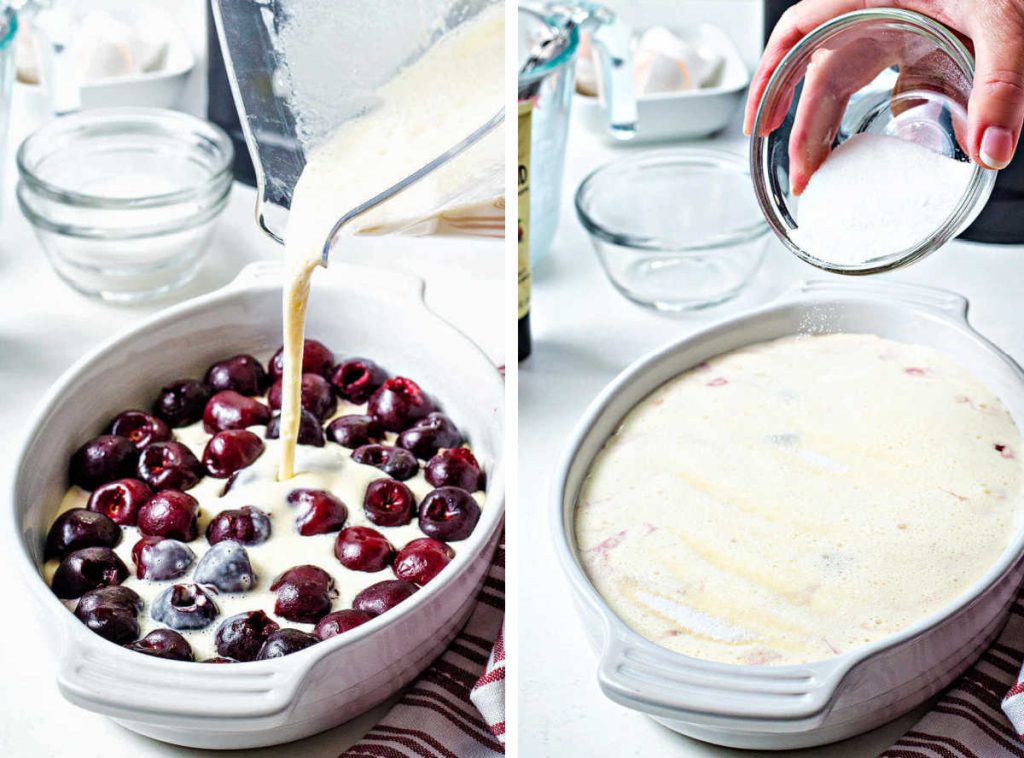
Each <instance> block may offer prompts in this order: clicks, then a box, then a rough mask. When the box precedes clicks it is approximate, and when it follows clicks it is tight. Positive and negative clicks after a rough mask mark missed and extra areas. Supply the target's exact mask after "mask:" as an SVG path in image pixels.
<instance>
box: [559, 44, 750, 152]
mask: <svg viewBox="0 0 1024 758" xmlns="http://www.w3.org/2000/svg"><path fill="white" fill-rule="evenodd" d="M672 31H673V33H675V34H676V35H678V36H679V37H680V38H682V39H683V40H685V41H687V42H690V43H691V44H693V45H695V46H697V45H701V46H703V45H710V46H713V47H714V48H715V49H716V50H718V51H719V52H720V53H721V54H722V57H723V62H722V68H721V71H720V72H719V74H718V81H717V83H716V84H715V86H713V87H704V88H702V89H695V90H689V91H687V92H671V93H658V94H653V95H644V96H642V97H638V98H637V103H636V106H637V128H636V136H635V137H634V138H633V140H632V142H636V141H653V140H669V139H696V138H697V137H706V136H708V135H709V134H714V133H715V132H718V131H721V130H722V129H724V128H725V127H726V126H727V125H728V124H729V121H730V119H731V118H732V117H733V115H734V114H735V113H736V109H737V108H738V107H739V104H740V102H741V101H742V100H743V93H744V91H745V90H746V88H747V84H749V83H750V72H749V70H748V69H747V66H746V64H744V63H743V58H742V57H741V56H740V53H739V50H737V49H736V45H734V44H733V42H732V40H731V39H729V36H728V35H727V34H725V32H723V31H722V30H721V29H719V28H718V27H716V26H712V25H711V24H700V25H699V26H696V27H692V28H689V29H687V28H672ZM575 100H576V109H577V111H578V113H579V118H580V120H581V121H582V122H583V124H584V126H586V127H587V128H588V129H589V130H591V131H593V132H596V133H598V134H601V135H602V136H604V137H608V116H607V114H606V113H605V108H604V103H603V102H602V101H601V99H600V98H597V97H588V96H585V95H575ZM612 141H613V140H611V139H610V138H608V142H612Z"/></svg>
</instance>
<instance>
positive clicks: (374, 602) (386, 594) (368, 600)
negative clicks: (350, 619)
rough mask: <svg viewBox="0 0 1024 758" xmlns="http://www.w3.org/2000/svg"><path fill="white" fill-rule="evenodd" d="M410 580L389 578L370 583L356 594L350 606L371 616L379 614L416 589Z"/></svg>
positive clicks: (407, 596) (409, 595) (413, 592)
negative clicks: (384, 580)
mask: <svg viewBox="0 0 1024 758" xmlns="http://www.w3.org/2000/svg"><path fill="white" fill-rule="evenodd" d="M418 589H419V587H417V586H416V585H415V584H413V583H412V582H407V581H405V580H404V579H389V580H388V581H386V582H377V583H376V584H371V585H370V586H369V587H367V588H366V589H365V590H363V591H362V592H360V593H359V594H358V595H356V597H355V600H353V601H352V607H353V608H355V609H356V610H357V611H363V613H368V614H369V615H371V616H379V615H380V614H382V613H384V612H385V611H389V610H391V609H392V608H394V607H395V606H396V605H398V604H399V603H401V602H402V601H403V600H405V599H406V598H409V597H411V596H412V595H413V594H415V593H416V590H418Z"/></svg>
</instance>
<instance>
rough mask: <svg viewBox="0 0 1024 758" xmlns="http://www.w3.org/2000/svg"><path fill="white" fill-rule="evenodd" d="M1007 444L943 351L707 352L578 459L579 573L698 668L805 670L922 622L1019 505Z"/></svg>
mask: <svg viewBox="0 0 1024 758" xmlns="http://www.w3.org/2000/svg"><path fill="white" fill-rule="evenodd" d="M1022 454H1024V449H1022V444H1021V437H1020V433H1019V431H1018V429H1017V427H1016V426H1015V424H1014V422H1013V420H1012V418H1011V417H1010V415H1009V413H1008V411H1007V410H1006V409H1005V408H1004V406H1003V405H1002V404H1001V402H1000V401H999V399H998V398H997V397H996V396H995V394H994V393H993V392H992V391H991V390H989V389H988V388H987V387H985V386H984V385H983V384H982V383H981V382H979V381H978V380H977V379H976V378H974V377H973V376H972V375H971V374H970V373H969V372H968V371H966V370H965V369H964V368H962V367H960V366H959V365H958V364H956V363H955V362H953V361H952V360H951V359H949V358H948V357H946V356H945V355H943V354H941V353H939V352H937V351H935V350H933V349H930V348H925V347H920V346H914V345H906V344H902V343H897V342H894V341H890V340H886V339H882V338H879V337H875V336H870V335H856V334H836V335H827V336H799V337H791V338H785V339H780V340H776V341H772V342H766V343H761V344H757V345H753V346H750V347H748V348H744V349H741V350H737V351H735V352H732V353H728V354H725V355H723V356H720V357H717V358H715V359H713V360H711V361H709V362H708V363H706V364H703V365H701V366H699V367H697V368H695V369H693V370H691V371H688V372H686V373H685V374H682V375H680V376H678V377H676V378H675V379H673V380H671V381H669V382H667V383H666V384H664V385H663V386H661V387H660V388H658V389H657V390H656V391H654V392H653V393H652V394H651V395H650V396H648V397H647V398H645V399H644V400H643V401H642V402H641V403H640V404H638V405H637V406H636V407H635V408H634V409H633V410H632V411H631V412H630V413H629V414H628V415H627V416H626V418H625V420H624V421H623V423H622V425H621V426H620V428H619V429H618V430H617V431H616V433H615V434H614V435H613V436H612V437H611V438H610V439H609V440H608V442H607V443H606V444H605V446H604V448H603V449H602V450H601V452H600V453H599V454H598V455H597V457H596V458H595V460H594V462H593V464H592V466H591V470H590V472H589V474H588V477H587V479H586V481H585V482H584V485H583V487H582V490H581V493H580V496H579V499H578V503H577V509H576V517H575V531H576V539H577V544H578V550H579V555H580V558H581V560H582V563H583V566H584V570H585V571H586V573H587V575H588V576H589V578H590V580H591V582H592V583H593V584H594V586H595V587H596V588H597V590H598V592H599V593H600V594H601V595H602V596H603V597H604V599H605V600H606V602H607V603H608V604H609V605H610V607H611V608H612V610H613V611H614V612H615V613H616V614H618V615H619V616H620V617H621V618H622V619H623V621H625V622H626V623H627V624H628V625H629V626H630V627H632V628H633V629H634V630H636V631H637V632H638V633H640V634H641V635H643V636H644V637H647V638H648V639H650V640H652V641H654V642H656V643H658V644H659V645H661V646H663V647H665V648H668V649H670V650H673V651H676V652H679V653H683V654H686V655H690V656H693V657H696V658H702V659H706V660H714V661H723V662H728V663H742V664H769V665H770V664H787V663H803V662H809V661H813V660H820V659H823V658H828V657H831V656H834V655H838V654H840V653H843V652H845V651H847V650H850V649H853V648H856V647H858V646H861V645H864V644H867V643H870V642H873V641H875V640H878V639H880V638H883V637H886V636H888V635H890V634H892V633H894V632H896V631H898V630H900V629H902V628H904V627H906V626H908V625H910V624H912V623H914V622H915V621H918V620H920V619H921V618H923V617H925V616H927V615H929V614H931V613H933V612H935V611H937V610H939V609H940V608H942V607H943V606H944V605H946V604H947V603H949V602H950V601H952V600H953V599H955V598H956V597H957V596H959V595H961V594H962V593H963V592H964V591H965V590H966V589H967V588H968V587H969V586H970V585H971V584H972V583H974V582H975V581H977V580H978V579H980V578H981V577H982V575H983V574H985V573H986V572H987V571H988V570H989V569H990V568H991V567H992V566H993V564H994V563H995V562H996V561H997V560H998V558H999V556H1000V554H1002V553H1003V551H1004V550H1005V549H1006V547H1007V546H1008V544H1009V542H1010V540H1011V539H1012V538H1013V535H1014V534H1015V533H1016V531H1017V529H1018V527H1019V525H1020V514H1021V511H1022V510H1024V493H1022V486H1024V485H1022V482H1024V476H1022V470H1024V469H1022V463H1021V456H1022Z"/></svg>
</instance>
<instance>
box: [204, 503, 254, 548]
mask: <svg viewBox="0 0 1024 758" xmlns="http://www.w3.org/2000/svg"><path fill="white" fill-rule="evenodd" d="M269 538H270V517H269V516H267V514H266V513H264V512H263V511H261V510H260V509H259V508H254V507H253V506H251V505H243V506H242V507H241V508H237V509H231V510H226V511H221V512H220V513H218V514H217V515H216V516H214V517H213V518H212V519H211V520H210V525H209V526H208V527H206V539H207V540H209V542H210V544H211V545H216V544H217V543H218V542H221V541H222V540H234V541H235V542H240V543H242V544H243V545H259V544H262V543H264V542H266V541H267V540H268V539H269Z"/></svg>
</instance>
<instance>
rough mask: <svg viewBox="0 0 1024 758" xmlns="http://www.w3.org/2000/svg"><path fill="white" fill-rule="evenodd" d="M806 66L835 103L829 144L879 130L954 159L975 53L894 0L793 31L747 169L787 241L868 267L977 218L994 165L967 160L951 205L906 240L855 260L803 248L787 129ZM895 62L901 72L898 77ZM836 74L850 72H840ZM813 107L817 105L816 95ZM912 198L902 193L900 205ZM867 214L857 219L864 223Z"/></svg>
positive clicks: (915, 252) (886, 263)
mask: <svg viewBox="0 0 1024 758" xmlns="http://www.w3.org/2000/svg"><path fill="white" fill-rule="evenodd" d="M808 71H815V72H816V74H815V75H816V76H817V77H819V78H822V79H824V85H823V86H824V89H823V90H820V91H822V92H823V93H824V94H826V95H827V97H826V98H824V99H823V101H826V102H829V103H833V102H837V103H840V104H842V105H840V107H841V108H842V117H841V121H840V123H839V125H838V131H836V133H835V136H834V138H833V139H832V142H831V148H833V149H834V148H835V147H837V146H838V145H840V144H842V143H843V142H845V141H846V140H848V139H849V138H850V137H852V136H854V135H856V134H860V133H867V134H881V135H887V136H890V137H896V138H899V139H904V140H907V141H910V142H914V143H917V144H919V145H922V146H924V147H927V148H929V149H931V150H933V151H935V152H938V153H940V154H942V155H945V156H946V157H948V158H952V159H954V160H959V161H965V162H966V161H969V160H970V159H969V157H968V156H967V154H966V152H964V150H963V149H962V147H961V144H960V142H959V141H958V137H957V134H958V133H961V134H963V133H965V132H966V119H967V102H968V100H969V98H970V94H971V86H972V84H973V81H974V58H973V57H972V56H971V54H970V52H969V51H968V50H967V48H966V47H964V45H963V43H961V42H960V40H959V39H957V37H956V36H955V35H954V34H953V33H952V32H951V31H949V30H948V29H947V28H946V27H944V26H943V25H942V24H940V23H938V22H937V21H934V20H932V19H930V18H928V17H927V16H923V15H921V14H920V13H915V12H913V11H904V10H898V9H895V8H883V9H877V10H863V11H855V12H853V13H847V14H845V15H842V16H838V17H836V18H834V19H832V20H831V21H828V22H826V23H825V24H822V25H821V26H819V27H818V28H817V29H815V30H813V31H812V32H810V33H809V34H808V35H807V36H806V37H804V38H803V39H802V40H800V42H798V43H797V44H796V46H794V47H793V48H792V49H791V50H790V51H789V53H788V54H787V55H786V56H785V57H784V58H783V59H782V62H781V63H780V64H779V66H778V68H777V69H776V70H775V73H774V74H773V75H772V77H771V79H770V80H769V82H768V85H767V88H766V89H765V93H764V96H763V97H762V99H761V103H760V106H759V107H758V111H757V115H756V118H755V122H754V126H753V134H754V137H753V139H752V140H751V142H750V172H751V176H752V177H753V179H754V189H755V192H756V193H757V199H758V203H759V204H760V206H761V208H762V211H763V212H764V216H765V218H766V219H767V220H768V223H769V225H770V226H771V228H772V230H773V231H774V232H775V234H776V235H777V236H778V237H779V239H780V240H781V241H782V242H783V244H785V246H786V247H787V248H789V249H790V251H792V252H793V253H795V254H796V255H797V256H798V257H800V258H801V259H803V260H804V261H806V262H808V263H810V264H812V265H814V266H817V267H818V268H821V269H824V270H826V271H831V272H833V273H838V274H874V273H879V272H883V271H890V270H893V269H897V268H901V267H903V266H906V265H908V264H910V263H913V262H914V261H917V260H920V259H921V258H924V257H925V256H926V255H929V254H931V253H932V252H934V251H935V250H938V249H939V248H940V247H942V246H943V245H945V244H946V243H947V242H949V240H951V239H952V238H953V237H955V236H957V235H958V234H960V233H961V232H962V231H963V230H964V229H966V228H967V227H968V226H969V225H970V224H971V222H973V221H974V219H975V218H977V216H978V214H979V213H981V210H982V209H983V208H984V206H985V204H986V203H987V202H988V198H989V195H991V193H992V188H993V186H994V184H995V179H996V172H995V171H991V170H989V169H985V168H982V167H981V166H979V165H977V164H972V165H973V168H974V171H973V174H972V176H971V178H970V180H969V182H968V183H967V186H966V188H965V190H964V193H963V196H962V197H961V200H960V202H959V203H958V204H957V206H956V208H954V209H953V211H952V212H951V213H950V214H949V216H948V217H947V218H946V220H945V222H944V223H943V224H942V225H941V226H940V227H939V228H938V229H935V230H934V232H932V233H931V234H929V235H928V236H926V237H925V238H924V239H922V240H920V241H919V242H918V243H917V244H915V245H914V246H912V247H910V248H907V249H905V250H893V251H892V252H891V253H889V254H886V255H883V256H880V257H875V258H871V259H869V260H867V261H864V262H860V263H856V264H839V263H835V262H830V261H825V260H822V259H820V258H818V257H816V256H815V255H813V254H812V253H810V252H808V251H806V250H804V249H802V248H801V247H800V245H799V244H798V243H797V242H796V240H795V239H794V237H793V230H794V229H796V228H797V227H798V226H799V223H800V198H799V196H797V195H794V194H793V192H792V188H791V183H790V138H791V136H792V135H793V134H794V123H795V114H796V113H797V109H798V108H799V106H800V102H801V97H803V96H804V95H805V94H806V89H807V88H806V87H805V86H804V85H805V79H806V75H807V73H808ZM822 72H825V73H824V74H823V73H822ZM901 72H903V73H905V74H906V76H904V77H902V78H901V76H900V73H901ZM843 77H845V78H847V79H848V80H849V81H848V82H845V83H844V82H842V81H840V79H842V78H843ZM844 101H845V103H844ZM815 112H816V113H820V112H821V107H820V104H816V106H815ZM797 131H799V127H798V128H797ZM808 144H812V143H811V142H809V143H808ZM912 200H913V199H912V198H908V205H910V204H911V201H912ZM871 222H872V219H870V218H866V219H864V223H865V224H870V223H871Z"/></svg>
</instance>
